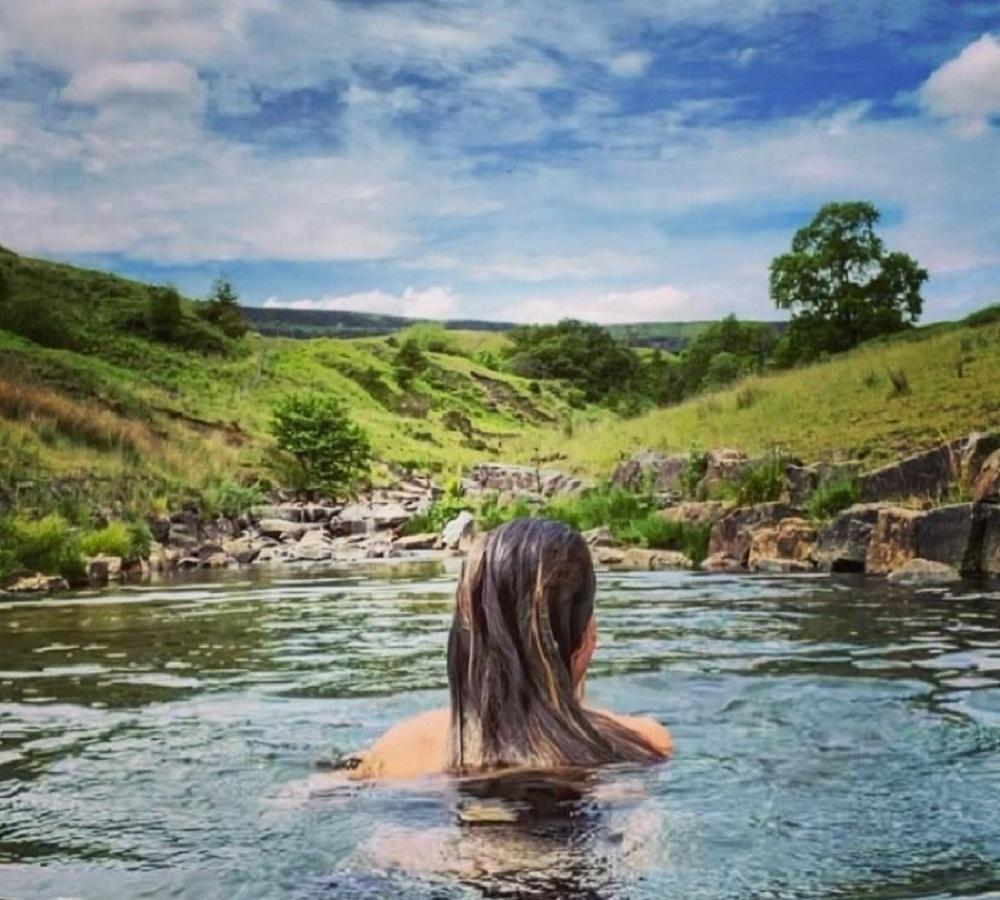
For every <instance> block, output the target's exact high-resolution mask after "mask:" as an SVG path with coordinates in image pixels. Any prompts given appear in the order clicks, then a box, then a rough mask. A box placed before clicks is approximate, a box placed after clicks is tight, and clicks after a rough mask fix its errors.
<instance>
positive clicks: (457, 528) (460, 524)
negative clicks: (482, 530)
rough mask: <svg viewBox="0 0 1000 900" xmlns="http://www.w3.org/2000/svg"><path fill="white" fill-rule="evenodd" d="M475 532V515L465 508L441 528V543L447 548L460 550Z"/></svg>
mask: <svg viewBox="0 0 1000 900" xmlns="http://www.w3.org/2000/svg"><path fill="white" fill-rule="evenodd" d="M475 532H476V520H475V517H474V516H473V515H472V513H470V512H468V511H467V510H464V509H463V510H462V511H461V512H460V513H459V514H458V515H457V516H456V517H455V518H454V519H452V520H451V521H450V522H449V523H448V524H447V525H445V526H444V528H442V529H441V544H442V545H443V546H444V548H445V549H446V550H459V549H461V548H462V546H463V545H464V544H466V543H468V542H469V541H470V540H471V538H472V536H473V535H474V534H475Z"/></svg>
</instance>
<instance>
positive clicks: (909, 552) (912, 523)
mask: <svg viewBox="0 0 1000 900" xmlns="http://www.w3.org/2000/svg"><path fill="white" fill-rule="evenodd" d="M923 516H924V513H923V511H921V510H916V509H904V508H902V507H898V506H887V507H883V508H882V509H880V510H879V513H878V518H877V519H876V520H875V527H874V528H873V530H872V536H871V540H870V541H869V543H868V551H867V554H866V556H865V572H867V573H868V574H870V575H887V574H888V573H889V572H891V571H892V570H893V569H898V568H899V567H900V566H901V565H903V563H906V562H909V561H910V560H911V559H915V558H916V557H917V556H919V555H920V554H919V553H918V550H917V539H918V526H919V522H920V520H921V519H922V518H923Z"/></svg>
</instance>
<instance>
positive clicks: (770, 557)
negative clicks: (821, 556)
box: [747, 518, 816, 571]
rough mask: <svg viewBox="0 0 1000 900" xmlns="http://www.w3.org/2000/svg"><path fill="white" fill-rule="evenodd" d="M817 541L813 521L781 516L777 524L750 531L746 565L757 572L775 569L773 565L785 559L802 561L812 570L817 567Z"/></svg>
mask: <svg viewBox="0 0 1000 900" xmlns="http://www.w3.org/2000/svg"><path fill="white" fill-rule="evenodd" d="M815 544H816V528H815V527H814V526H813V525H812V524H811V523H810V522H808V521H807V520H806V519H800V518H788V519H782V520H781V521H780V522H778V523H777V524H776V525H767V526H764V527H762V528H756V529H754V531H753V532H752V533H751V536H750V552H749V554H748V557H747V566H748V567H749V568H750V569H752V570H754V571H775V568H774V564H775V563H776V562H777V561H782V560H783V561H788V562H794V563H797V564H798V563H801V564H802V568H803V569H804V570H809V569H812V568H814V565H813V562H812V553H813V547H814V546H815ZM762 563H766V566H765V565H762ZM789 570H790V569H789ZM782 571H784V570H782Z"/></svg>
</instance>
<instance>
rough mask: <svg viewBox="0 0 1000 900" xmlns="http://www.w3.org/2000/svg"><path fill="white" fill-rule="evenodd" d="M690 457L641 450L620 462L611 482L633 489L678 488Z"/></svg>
mask: <svg viewBox="0 0 1000 900" xmlns="http://www.w3.org/2000/svg"><path fill="white" fill-rule="evenodd" d="M687 464H688V458H687V457H686V456H683V455H681V454H670V455H664V454H662V453H657V452H655V451H654V450H641V451H640V452H638V453H636V454H635V455H634V456H632V457H631V458H630V459H627V460H625V462H623V463H619V465H618V466H617V468H616V469H615V470H614V472H613V473H612V474H611V483H612V484H613V485H614V486H615V487H623V488H626V489H627V490H631V491H639V490H644V489H649V488H651V489H652V490H654V491H657V492H660V493H662V492H666V491H672V490H676V489H677V487H678V483H679V481H680V478H681V476H682V475H683V474H684V470H685V469H686V468H687Z"/></svg>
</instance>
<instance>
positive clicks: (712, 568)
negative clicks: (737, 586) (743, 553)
mask: <svg viewBox="0 0 1000 900" xmlns="http://www.w3.org/2000/svg"><path fill="white" fill-rule="evenodd" d="M700 568H702V569H703V570H704V571H706V572H738V571H741V570H742V569H743V563H742V562H741V561H740V560H738V559H736V557H734V556H729V554H727V553H713V554H711V555H710V556H707V557H706V558H705V559H704V560H703V561H702V563H701V567H700Z"/></svg>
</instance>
